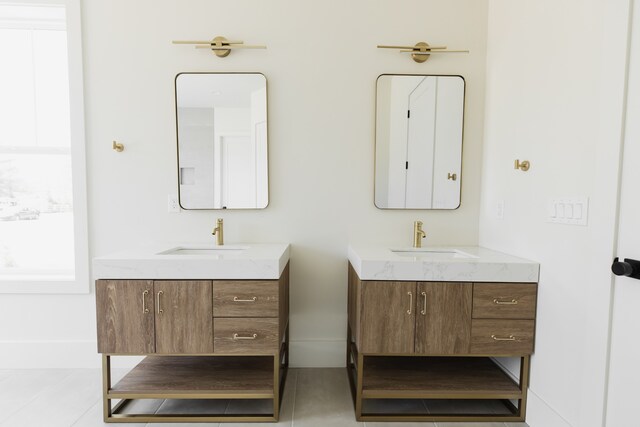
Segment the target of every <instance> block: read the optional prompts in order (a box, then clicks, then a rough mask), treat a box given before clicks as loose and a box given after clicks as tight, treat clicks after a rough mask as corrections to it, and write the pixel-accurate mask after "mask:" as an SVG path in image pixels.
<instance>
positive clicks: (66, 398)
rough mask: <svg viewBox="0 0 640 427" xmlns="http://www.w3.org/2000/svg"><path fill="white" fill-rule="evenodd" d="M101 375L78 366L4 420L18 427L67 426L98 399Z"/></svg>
mask: <svg viewBox="0 0 640 427" xmlns="http://www.w3.org/2000/svg"><path fill="white" fill-rule="evenodd" d="M101 384H102V377H101V375H100V371H99V370H97V369H78V370H74V371H73V373H72V374H71V375H69V376H66V378H64V379H62V381H59V382H58V383H57V384H55V385H51V386H49V387H47V388H46V389H45V390H43V391H42V392H41V393H39V394H38V395H36V396H35V398H34V399H33V400H31V401H30V402H29V403H28V404H27V405H25V406H23V407H22V408H21V409H20V410H19V411H17V412H15V413H14V414H13V415H11V416H10V417H8V418H7V419H6V420H4V423H3V425H7V426H20V427H31V426H33V427H42V426H47V427H58V426H60V427H69V426H70V425H73V423H74V422H76V421H77V420H78V419H79V418H81V417H82V416H83V415H84V414H85V412H87V410H89V409H90V408H91V407H92V406H94V405H95V404H96V402H98V400H99V399H100V397H101V393H102V387H101Z"/></svg>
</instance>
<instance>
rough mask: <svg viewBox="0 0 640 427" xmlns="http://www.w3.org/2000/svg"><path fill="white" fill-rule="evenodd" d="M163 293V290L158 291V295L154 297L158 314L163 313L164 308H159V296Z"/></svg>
mask: <svg viewBox="0 0 640 427" xmlns="http://www.w3.org/2000/svg"><path fill="white" fill-rule="evenodd" d="M162 294H164V292H162V291H160V292H158V296H157V297H156V305H157V306H158V314H162V313H164V310H163V309H161V308H160V296H161V295H162Z"/></svg>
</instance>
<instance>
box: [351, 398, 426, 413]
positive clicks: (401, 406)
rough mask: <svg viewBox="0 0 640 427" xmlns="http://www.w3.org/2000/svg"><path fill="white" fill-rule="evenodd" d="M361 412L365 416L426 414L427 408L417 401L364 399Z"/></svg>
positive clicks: (420, 401)
mask: <svg viewBox="0 0 640 427" xmlns="http://www.w3.org/2000/svg"><path fill="white" fill-rule="evenodd" d="M362 412H363V413H366V414H420V415H426V414H428V412H427V407H426V406H425V404H424V402H423V401H422V400H419V399H364V400H363V401H362Z"/></svg>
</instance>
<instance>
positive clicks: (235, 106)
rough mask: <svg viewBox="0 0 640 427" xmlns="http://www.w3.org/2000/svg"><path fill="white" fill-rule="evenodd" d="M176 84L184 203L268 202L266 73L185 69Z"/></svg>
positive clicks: (234, 205) (246, 205) (241, 205)
mask: <svg viewBox="0 0 640 427" xmlns="http://www.w3.org/2000/svg"><path fill="white" fill-rule="evenodd" d="M175 85H176V126H177V136H178V180H179V193H178V194H179V200H180V206H181V207H182V208H183V209H262V208H265V207H267V204H268V203H269V182H268V163H267V79H266V78H265V76H264V75H262V74H260V73H180V74H178V75H177V76H176V80H175Z"/></svg>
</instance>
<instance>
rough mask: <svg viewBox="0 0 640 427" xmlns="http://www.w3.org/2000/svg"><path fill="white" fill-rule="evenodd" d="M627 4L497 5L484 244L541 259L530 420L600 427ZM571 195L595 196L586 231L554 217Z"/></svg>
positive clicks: (492, 7) (538, 426) (502, 1)
mask: <svg viewBox="0 0 640 427" xmlns="http://www.w3.org/2000/svg"><path fill="white" fill-rule="evenodd" d="M627 9H628V2H627V1H618V0H616V1H609V0H607V1H604V0H587V1H585V0H566V1H561V2H558V1H554V0H528V1H519V2H514V1H510V0H491V1H490V3H489V22H488V28H489V31H488V42H487V44H488V53H487V94H486V110H485V114H486V122H485V145H484V163H483V176H482V190H481V194H482V203H481V211H480V238H479V242H480V245H482V246H486V247H489V248H492V249H496V250H500V251H504V252H508V253H512V254H515V255H520V256H523V257H526V258H530V259H534V260H537V261H539V262H540V265H541V271H540V285H539V295H538V316H537V325H536V348H535V354H534V356H533V359H532V369H531V394H530V399H529V414H528V418H527V422H528V423H529V425H531V426H532V427H554V426H567V425H570V426H574V427H588V426H600V425H602V416H603V402H604V396H603V393H604V389H605V388H604V381H605V374H606V352H607V334H608V332H607V328H608V321H609V305H610V286H611V273H610V270H609V267H610V264H611V260H612V257H613V242H614V234H613V232H614V224H615V209H616V208H615V206H616V190H617V179H618V176H617V174H618V163H619V159H618V155H619V149H620V130H621V127H620V118H621V117H622V115H621V107H622V94H623V89H624V61H625V45H626V25H627V15H626V13H627V12H628V10H627ZM596 52H597V54H596ZM515 159H521V160H525V159H526V160H529V161H531V169H530V170H529V172H527V173H523V172H521V171H517V170H514V168H513V161H514V160H515ZM563 196H588V197H590V218H589V224H588V226H568V225H561V224H552V223H548V222H546V220H547V202H548V200H549V199H551V198H555V197H563ZM500 201H503V202H504V219H502V220H500V219H498V218H497V215H496V211H497V209H496V206H497V204H498V202H500Z"/></svg>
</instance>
